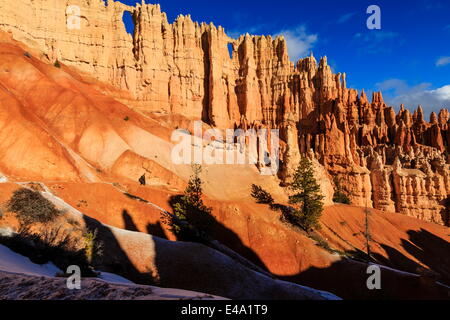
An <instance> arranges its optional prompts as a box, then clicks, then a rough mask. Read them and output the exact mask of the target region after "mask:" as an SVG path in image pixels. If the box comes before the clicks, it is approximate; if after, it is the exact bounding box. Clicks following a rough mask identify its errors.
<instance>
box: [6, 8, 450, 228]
mask: <svg viewBox="0 0 450 320" xmlns="http://www.w3.org/2000/svg"><path fill="white" fill-rule="evenodd" d="M69 5H77V6H79V7H80V10H81V11H80V17H79V18H80V22H81V27H80V28H79V29H72V30H71V29H68V28H67V18H68V15H69V14H70V13H67V7H68V6H69ZM0 9H1V10H0V28H1V29H2V30H6V31H10V32H11V33H12V34H13V35H14V37H15V39H17V40H19V41H22V42H24V43H26V44H27V45H28V46H30V47H33V48H36V49H39V50H41V51H42V52H43V53H44V54H45V55H46V56H47V58H48V59H49V60H50V61H60V62H61V63H63V64H65V65H68V66H73V67H76V68H77V69H78V70H80V71H83V72H86V73H88V74H91V75H93V76H94V77H96V78H97V79H99V80H101V81H104V82H107V83H110V84H113V85H114V86H116V87H118V88H121V89H124V90H127V91H129V92H130V93H131V94H132V96H133V97H134V99H135V100H136V101H137V102H136V104H135V105H136V106H137V107H138V108H139V109H140V110H141V111H145V112H158V113H160V114H181V115H183V116H185V117H187V118H190V119H202V120H203V121H204V122H206V123H208V124H210V125H213V126H216V127H219V128H233V127H243V128H248V127H270V128H279V129H280V131H281V137H282V139H283V141H284V142H287V144H284V148H283V155H282V156H283V157H282V165H283V168H282V170H281V177H280V178H281V179H282V180H285V181H287V180H288V179H289V176H290V174H291V173H292V170H293V168H294V167H295V166H296V164H297V159H298V157H299V156H300V155H301V154H307V153H310V150H312V154H313V155H314V158H316V159H317V160H318V161H319V162H320V164H321V165H323V166H324V167H325V169H326V172H327V174H328V175H329V176H330V177H331V176H339V177H340V178H341V179H342V186H343V187H344V189H345V190H346V191H347V192H348V193H349V195H350V198H351V200H352V202H353V203H354V204H356V205H359V206H369V207H375V208H378V209H382V210H387V211H396V212H399V213H403V214H407V215H410V216H414V217H417V218H421V219H425V220H427V221H433V222H436V223H439V224H446V225H449V223H450V221H449V215H448V198H449V195H450V170H449V162H450V157H449V154H448V151H449V145H450V130H449V112H448V110H445V109H444V110H441V112H440V113H439V115H437V114H435V113H433V114H431V118H430V121H429V122H427V121H425V120H424V114H423V111H422V108H421V107H419V108H418V109H417V110H416V111H415V112H414V114H411V112H410V111H408V110H406V109H405V108H404V106H402V107H401V109H400V111H399V113H398V114H396V113H395V111H394V109H393V108H392V107H389V106H387V105H386V103H385V102H384V101H383V97H382V94H381V93H379V92H375V93H374V94H373V97H372V102H369V100H368V97H367V95H366V94H365V93H364V91H362V92H361V93H358V92H357V91H356V90H354V89H348V88H347V86H346V75H345V74H340V73H338V74H333V72H332V71H331V68H330V66H328V64H327V58H326V57H324V58H322V59H321V60H320V62H319V63H317V61H316V59H315V58H314V57H313V56H312V55H311V56H310V57H307V58H304V59H301V60H299V61H298V62H297V63H296V64H294V63H292V62H291V61H290V59H289V57H288V50H287V45H286V41H285V40H284V39H283V37H277V38H276V39H273V38H272V37H270V36H251V35H248V34H247V35H244V36H241V37H239V38H238V39H232V38H230V37H229V36H227V34H226V33H225V31H224V29H223V28H222V27H220V26H219V27H216V26H214V25H213V24H209V25H207V24H205V23H202V24H199V23H196V22H193V21H192V20H191V18H190V16H179V17H178V18H177V19H176V20H175V22H174V23H173V24H170V23H169V22H168V19H167V16H166V14H165V13H163V12H161V9H160V6H159V5H151V4H145V3H144V2H142V4H137V5H136V6H135V7H131V6H126V5H124V4H122V3H119V2H115V1H112V0H111V1H109V3H108V4H107V5H105V3H104V1H102V0H94V1H85V0H73V1H69V2H68V1H51V0H33V1H32V0H16V1H14V2H13V3H12V2H11V1H9V0H0ZM125 11H128V12H130V13H131V14H132V17H133V19H134V22H135V29H134V35H133V36H131V35H129V34H128V33H127V32H126V30H125V27H124V25H123V22H122V17H123V14H124V12H125ZM229 45H230V46H232V55H231V56H230V53H229V52H228V46H229ZM446 203H447V208H446V207H445V206H446Z"/></svg>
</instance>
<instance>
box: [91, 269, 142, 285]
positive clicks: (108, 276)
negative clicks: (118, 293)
mask: <svg viewBox="0 0 450 320" xmlns="http://www.w3.org/2000/svg"><path fill="white" fill-rule="evenodd" d="M98 279H100V280H103V281H106V282H109V283H117V284H135V283H134V282H132V281H130V280H128V279H125V278H124V277H121V276H119V275H117V274H114V273H108V272H101V273H100V276H99V278H98Z"/></svg>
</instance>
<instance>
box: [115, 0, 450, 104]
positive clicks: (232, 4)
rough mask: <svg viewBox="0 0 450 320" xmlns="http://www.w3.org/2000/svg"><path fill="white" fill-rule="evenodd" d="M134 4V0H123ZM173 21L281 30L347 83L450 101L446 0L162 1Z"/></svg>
mask: <svg viewBox="0 0 450 320" xmlns="http://www.w3.org/2000/svg"><path fill="white" fill-rule="evenodd" d="M121 2H124V3H127V4H134V3H135V2H140V0H139V1H135V0H121ZM146 2H147V3H156V2H159V3H160V4H161V8H162V10H163V11H165V12H166V13H167V15H168V17H169V20H170V22H173V20H174V19H175V18H176V16H177V15H178V14H191V16H192V19H193V20H194V21H199V22H202V21H205V22H211V21H212V22H213V23H214V24H215V25H221V26H223V27H224V28H225V30H226V32H227V33H228V34H229V35H230V36H234V37H236V36H237V35H239V34H243V33H246V32H248V33H250V34H267V35H278V34H283V35H284V36H285V38H286V39H287V41H288V46H289V49H290V55H291V59H292V60H295V59H297V58H301V57H304V56H306V55H308V54H309V52H310V51H313V52H314V55H315V56H316V57H317V58H318V57H321V56H324V55H326V56H327V57H328V62H329V64H330V65H331V66H332V68H333V70H334V71H335V72H346V73H347V84H348V86H349V87H353V88H356V89H363V88H364V89H365V90H366V91H367V92H369V93H370V92H372V91H374V90H382V91H383V94H384V96H385V100H387V102H389V103H390V104H392V105H394V106H395V107H398V106H399V104H400V102H404V103H405V104H406V105H407V107H409V108H416V107H417V104H419V103H420V104H423V105H424V107H425V110H426V111H427V113H428V112H430V111H431V110H433V111H438V110H439V109H441V108H442V107H447V108H450V1H448V0H428V1H427V0H409V1H407V0H370V1H366V0H341V1H336V0H320V1H310V0H306V1H304V0H277V1H273V0H272V1H268V0H259V1H256V0H246V1H244V0H240V1H238V0H227V1H221V0H216V1H214V0H209V1H208V0H192V1H185V0H184V1H181V0H160V1H149V0H146ZM373 4H375V5H378V6H379V7H380V9H381V30H369V29H368V28H367V26H366V21H367V19H368V18H369V16H370V14H367V13H366V10H367V8H368V6H369V5H373Z"/></svg>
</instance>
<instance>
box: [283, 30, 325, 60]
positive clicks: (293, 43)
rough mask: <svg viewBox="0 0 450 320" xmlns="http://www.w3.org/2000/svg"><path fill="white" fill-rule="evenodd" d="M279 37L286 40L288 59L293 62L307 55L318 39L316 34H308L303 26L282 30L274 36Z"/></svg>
mask: <svg viewBox="0 0 450 320" xmlns="http://www.w3.org/2000/svg"><path fill="white" fill-rule="evenodd" d="M281 35H282V36H284V39H285V40H286V43H287V46H288V51H289V57H290V58H291V60H294V61H297V60H298V59H300V58H301V57H304V56H306V55H307V54H309V52H310V51H311V49H312V48H313V47H314V45H315V44H316V42H317V40H318V39H319V37H318V35H317V34H308V33H307V32H306V27H305V26H304V25H300V26H298V27H296V28H293V29H289V30H282V31H280V32H278V33H277V34H275V35H274V36H275V37H276V36H281Z"/></svg>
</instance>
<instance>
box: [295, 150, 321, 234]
mask: <svg viewBox="0 0 450 320" xmlns="http://www.w3.org/2000/svg"><path fill="white" fill-rule="evenodd" d="M290 189H291V190H292V191H293V192H295V194H294V195H292V196H290V197H289V203H291V204H293V205H296V206H297V207H296V208H295V210H293V212H292V214H291V217H290V218H291V219H290V220H291V222H293V223H295V224H297V225H299V226H300V227H302V228H304V229H305V230H308V231H309V230H310V229H312V228H320V222H319V219H320V217H321V215H322V211H323V199H324V196H323V195H322V194H321V192H320V186H319V184H318V183H317V181H316V179H315V177H314V169H313V166H312V163H311V161H310V160H309V159H308V158H306V157H303V158H302V159H301V160H300V164H299V166H298V168H297V170H296V172H295V174H294V177H293V182H292V183H291V185H290Z"/></svg>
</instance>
